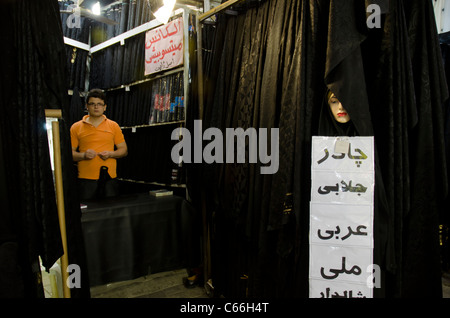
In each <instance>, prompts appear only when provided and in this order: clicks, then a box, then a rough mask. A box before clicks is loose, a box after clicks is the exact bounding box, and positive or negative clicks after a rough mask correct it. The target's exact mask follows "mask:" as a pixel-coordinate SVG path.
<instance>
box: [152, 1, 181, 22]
mask: <svg viewBox="0 0 450 318" xmlns="http://www.w3.org/2000/svg"><path fill="white" fill-rule="evenodd" d="M175 2H176V0H164V5H163V6H162V7H161V8H159V9H158V10H157V11H156V12H155V13H154V15H155V17H156V20H158V21H159V22H161V23H163V24H166V23H167V21H169V18H170V15H171V14H172V11H173V8H174V7H175Z"/></svg>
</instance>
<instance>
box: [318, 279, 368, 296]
mask: <svg viewBox="0 0 450 318" xmlns="http://www.w3.org/2000/svg"><path fill="white" fill-rule="evenodd" d="M309 293H310V295H311V297H312V298H372V296H373V289H371V288H369V287H367V284H355V283H346V282H333V283H332V284H330V283H329V282H327V281H324V280H319V279H311V282H310V284H309Z"/></svg>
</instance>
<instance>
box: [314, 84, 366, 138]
mask: <svg viewBox="0 0 450 318" xmlns="http://www.w3.org/2000/svg"><path fill="white" fill-rule="evenodd" d="M330 93H331V91H330V90H327V93H326V94H325V96H324V98H323V102H322V108H321V110H320V117H319V132H318V135H319V136H356V135H358V134H357V132H356V129H355V126H354V125H353V122H352V120H350V121H348V122H346V123H339V122H338V121H336V119H335V118H334V116H333V113H332V111H331V108H330V106H329V105H328V100H329V98H328V96H329V95H330ZM338 99H339V98H338ZM344 107H345V106H344ZM349 115H350V113H349ZM350 118H351V116H350Z"/></svg>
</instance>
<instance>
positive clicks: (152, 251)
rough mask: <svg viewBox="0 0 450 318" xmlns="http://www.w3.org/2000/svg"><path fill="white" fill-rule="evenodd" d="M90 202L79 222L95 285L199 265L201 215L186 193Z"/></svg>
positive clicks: (135, 195)
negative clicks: (182, 194)
mask: <svg viewBox="0 0 450 318" xmlns="http://www.w3.org/2000/svg"><path fill="white" fill-rule="evenodd" d="M86 204H87V208H85V209H82V218H81V223H82V229H83V238H84V244H85V248H86V257H87V266H88V275H89V281H90V285H91V287H92V286H97V285H103V284H107V283H112V282H118V281H124V280H130V279H135V278H138V277H141V276H145V275H148V274H152V273H157V272H162V271H168V270H174V269H179V268H193V267H197V266H198V265H199V264H200V262H201V260H200V246H201V245H200V232H199V229H200V226H199V225H198V217H197V213H196V211H195V209H194V208H193V207H192V206H191V205H190V204H189V203H188V202H187V201H186V200H185V199H183V198H182V197H179V196H168V197H158V198H154V197H151V196H150V195H149V194H148V193H141V194H131V195H125V196H120V197H117V198H111V199H104V200H102V201H95V202H86Z"/></svg>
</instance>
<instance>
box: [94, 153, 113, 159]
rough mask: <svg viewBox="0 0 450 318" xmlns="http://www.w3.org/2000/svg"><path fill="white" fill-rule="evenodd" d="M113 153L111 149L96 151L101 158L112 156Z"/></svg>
mask: <svg viewBox="0 0 450 318" xmlns="http://www.w3.org/2000/svg"><path fill="white" fill-rule="evenodd" d="M113 153H114V152H113V151H102V152H99V153H98V156H99V157H100V158H102V159H103V160H107V159H109V158H112V156H113Z"/></svg>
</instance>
